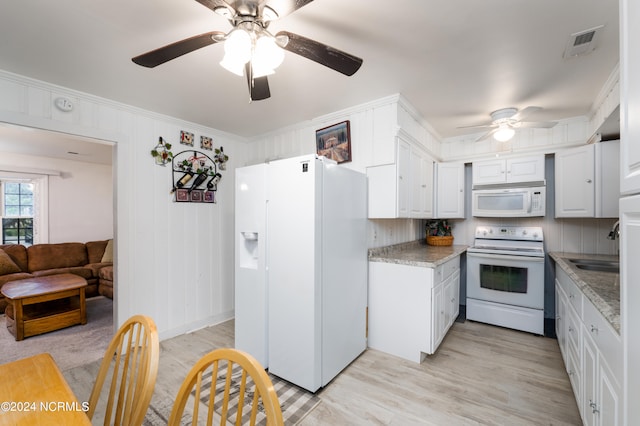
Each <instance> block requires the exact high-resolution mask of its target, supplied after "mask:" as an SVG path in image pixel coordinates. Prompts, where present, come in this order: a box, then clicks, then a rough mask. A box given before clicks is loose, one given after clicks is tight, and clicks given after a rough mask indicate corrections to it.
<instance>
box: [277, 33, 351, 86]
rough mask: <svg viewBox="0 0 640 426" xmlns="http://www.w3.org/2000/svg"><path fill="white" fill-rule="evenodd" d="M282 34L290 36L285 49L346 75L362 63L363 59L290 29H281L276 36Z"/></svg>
mask: <svg viewBox="0 0 640 426" xmlns="http://www.w3.org/2000/svg"><path fill="white" fill-rule="evenodd" d="M282 35H284V36H287V37H289V42H288V43H287V45H286V46H284V48H283V49H285V50H288V51H289V52H292V53H295V54H296V55H300V56H303V57H305V58H307V59H311V60H312V61H315V62H317V63H319V64H321V65H324V66H325V67H328V68H331V69H332V70H335V71H338V72H339V73H342V74H344V75H348V76H351V75H353V74H355V73H356V71H358V69H360V66H361V65H362V59H360V58H358V57H356V56H353V55H350V54H348V53H345V52H342V51H341V50H338V49H334V48H333V47H330V46H327V45H326V44H322V43H319V42H317V41H314V40H311V39H308V38H306V37H302V36H301V35H298V34H294V33H290V32H288V31H280V32H279V33H278V34H276V37H278V36H282Z"/></svg>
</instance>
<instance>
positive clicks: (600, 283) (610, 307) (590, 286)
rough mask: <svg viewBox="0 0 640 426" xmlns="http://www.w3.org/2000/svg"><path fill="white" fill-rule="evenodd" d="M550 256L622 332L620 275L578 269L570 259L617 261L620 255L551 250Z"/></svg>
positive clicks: (612, 324) (616, 328) (613, 325)
mask: <svg viewBox="0 0 640 426" xmlns="http://www.w3.org/2000/svg"><path fill="white" fill-rule="evenodd" d="M549 256H550V257H551V258H552V259H553V260H555V262H556V265H557V266H559V267H560V268H562V269H563V270H564V271H565V272H566V273H567V275H569V277H570V278H571V279H572V280H573V281H574V282H575V283H576V285H577V286H578V288H580V290H582V292H583V293H584V295H585V296H586V297H587V298H588V299H589V300H590V301H591V303H593V305H594V306H595V307H596V309H598V311H600V313H601V314H602V315H603V316H604V317H605V318H606V319H607V320H608V321H609V323H610V324H611V326H612V327H613V328H614V329H615V330H616V331H617V332H618V334H620V275H619V274H614V273H612V272H597V271H587V270H584V269H578V268H577V267H576V266H575V264H573V263H572V262H569V260H568V259H597V260H607V261H615V262H617V261H619V258H618V256H607V255H600V254H578V253H564V252H550V253H549Z"/></svg>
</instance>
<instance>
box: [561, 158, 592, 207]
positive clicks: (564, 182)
mask: <svg viewBox="0 0 640 426" xmlns="http://www.w3.org/2000/svg"><path fill="white" fill-rule="evenodd" d="M594 164H595V156H594V147H593V145H586V146H583V147H580V148H575V149H568V150H565V151H561V152H558V153H556V158H555V180H556V202H555V205H556V212H555V214H556V217H594V216H595V184H594V179H595V176H594V174H595V165H594Z"/></svg>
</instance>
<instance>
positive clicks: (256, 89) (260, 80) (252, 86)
mask: <svg viewBox="0 0 640 426" xmlns="http://www.w3.org/2000/svg"><path fill="white" fill-rule="evenodd" d="M250 64H251V63H250V62H247V63H246V64H245V66H244V71H245V74H246V76H247V84H248V86H249V98H250V99H251V100H252V101H262V100H264V99H267V98H269V97H271V91H270V90H269V82H268V81H267V77H266V76H264V77H255V78H254V77H253V72H252V70H251V65H250Z"/></svg>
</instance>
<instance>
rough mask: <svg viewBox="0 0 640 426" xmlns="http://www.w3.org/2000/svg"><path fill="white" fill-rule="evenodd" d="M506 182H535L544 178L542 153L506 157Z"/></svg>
mask: <svg viewBox="0 0 640 426" xmlns="http://www.w3.org/2000/svg"><path fill="white" fill-rule="evenodd" d="M506 161H507V165H506V169H507V173H506V175H507V182H510V183H513V182H537V181H542V180H544V155H535V156H531V157H517V158H508V159H507V160H506Z"/></svg>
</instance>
